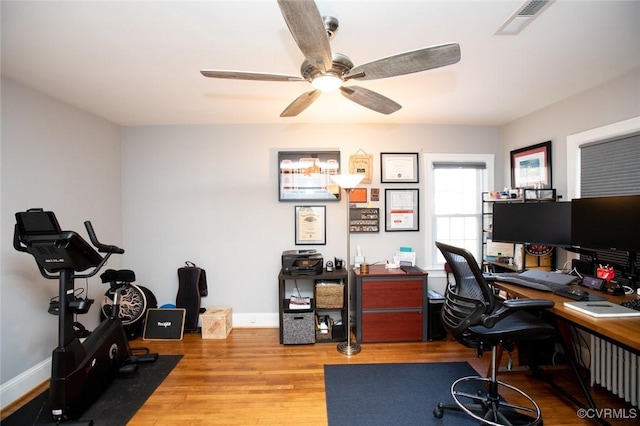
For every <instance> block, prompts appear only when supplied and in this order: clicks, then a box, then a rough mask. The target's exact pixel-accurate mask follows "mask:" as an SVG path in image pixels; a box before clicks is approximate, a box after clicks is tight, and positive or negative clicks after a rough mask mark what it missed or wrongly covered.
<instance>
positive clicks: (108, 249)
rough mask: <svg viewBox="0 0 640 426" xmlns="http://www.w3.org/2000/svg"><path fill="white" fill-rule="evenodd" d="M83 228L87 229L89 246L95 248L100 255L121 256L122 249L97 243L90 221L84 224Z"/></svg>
mask: <svg viewBox="0 0 640 426" xmlns="http://www.w3.org/2000/svg"><path fill="white" fill-rule="evenodd" d="M84 227H85V228H87V233H88V234H89V239H90V240H91V244H93V245H94V246H96V248H97V249H98V251H99V252H100V253H115V254H123V253H124V249H121V248H120V247H118V246H114V245H108V244H102V243H101V242H100V241H98V237H96V233H95V231H94V230H93V225H91V222H90V221H88V220H87V221H85V222H84Z"/></svg>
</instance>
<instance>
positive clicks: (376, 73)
mask: <svg viewBox="0 0 640 426" xmlns="http://www.w3.org/2000/svg"><path fill="white" fill-rule="evenodd" d="M459 61H460V45H459V44H458V43H449V44H441V45H438V46H431V47H425V48H422V49H417V50H412V51H409V52H404V53H399V54H397V55H393V56H388V57H386V58H382V59H378V60H376V61H373V62H369V63H367V64H364V65H360V66H357V67H355V68H353V69H352V70H351V71H350V72H349V74H351V75H354V77H352V78H354V79H356V80H374V79H377V78H387V77H395V76H398V75H404V74H411V73H414V72H420V71H426V70H430V69H433V68H439V67H444V66H447V65H452V64H455V63H457V62H459ZM358 73H364V77H361V76H355V74H358ZM348 77H349V76H346V78H347V79H348Z"/></svg>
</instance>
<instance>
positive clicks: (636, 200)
mask: <svg viewBox="0 0 640 426" xmlns="http://www.w3.org/2000/svg"><path fill="white" fill-rule="evenodd" d="M571 205H572V206H571V243H572V245H574V246H577V247H582V248H588V249H601V250H621V251H629V252H636V253H637V252H640V195H624V196H614V197H594V198H578V199H574V200H572V201H571Z"/></svg>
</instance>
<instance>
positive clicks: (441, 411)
mask: <svg viewBox="0 0 640 426" xmlns="http://www.w3.org/2000/svg"><path fill="white" fill-rule="evenodd" d="M443 415H444V409H443V408H442V404H438V406H437V407H436V408H434V409H433V417H435V418H436V419H441V418H442V416H443Z"/></svg>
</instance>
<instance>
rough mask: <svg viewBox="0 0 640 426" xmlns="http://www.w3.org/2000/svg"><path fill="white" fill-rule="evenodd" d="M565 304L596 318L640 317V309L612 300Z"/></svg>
mask: <svg viewBox="0 0 640 426" xmlns="http://www.w3.org/2000/svg"><path fill="white" fill-rule="evenodd" d="M564 306H566V307H567V308H569V309H573V310H575V311H578V312H582V313H583V314H587V315H589V316H592V317H596V318H621V317H640V311H636V310H635V309H631V308H627V307H624V306H621V305H617V304H615V303H611V302H564Z"/></svg>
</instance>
